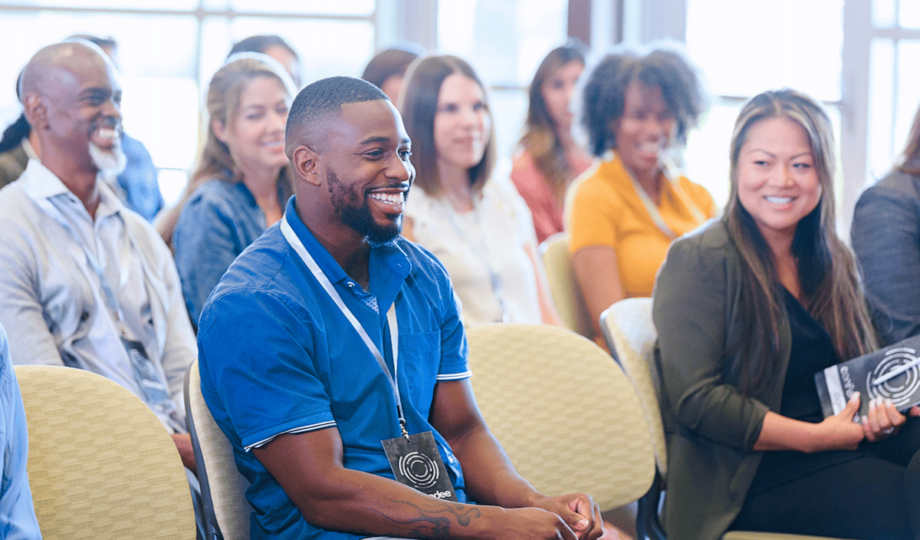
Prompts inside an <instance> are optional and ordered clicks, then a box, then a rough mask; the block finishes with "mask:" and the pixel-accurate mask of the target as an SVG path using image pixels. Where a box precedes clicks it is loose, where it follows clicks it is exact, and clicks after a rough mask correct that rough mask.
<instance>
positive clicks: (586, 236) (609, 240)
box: [569, 178, 619, 253]
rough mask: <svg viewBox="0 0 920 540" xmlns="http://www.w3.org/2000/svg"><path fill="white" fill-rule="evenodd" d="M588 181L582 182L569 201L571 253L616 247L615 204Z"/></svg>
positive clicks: (601, 190) (609, 196)
mask: <svg viewBox="0 0 920 540" xmlns="http://www.w3.org/2000/svg"><path fill="white" fill-rule="evenodd" d="M592 180H593V178H589V179H587V180H585V181H584V182H582V183H581V184H580V185H579V186H578V191H577V192H576V193H575V197H574V198H573V200H572V209H571V215H570V226H569V250H570V251H571V252H573V253H574V252H576V251H578V250H579V249H581V248H584V247H589V246H609V247H612V248H613V249H616V248H617V244H618V241H617V227H616V219H617V215H618V213H619V212H618V211H617V208H616V201H614V200H612V198H611V194H610V193H609V192H608V191H606V190H604V189H602V188H603V186H601V185H599V183H598V182H593V181H592Z"/></svg>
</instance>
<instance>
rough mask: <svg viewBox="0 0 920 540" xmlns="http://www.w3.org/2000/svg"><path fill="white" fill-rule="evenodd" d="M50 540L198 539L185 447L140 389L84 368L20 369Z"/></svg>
mask: <svg viewBox="0 0 920 540" xmlns="http://www.w3.org/2000/svg"><path fill="white" fill-rule="evenodd" d="M15 369H16V377H17V378H18V379H19V387H20V390H21V392H22V401H23V404H24V406H25V411H26V419H27V423H28V426H29V465H28V470H29V483H30V484H31V486H32V499H33V502H34V504H35V514H36V516H37V517H38V524H39V527H40V528H41V531H42V536H43V537H44V538H45V540H57V539H61V540H63V539H67V540H82V539H86V540H90V539H93V540H96V539H99V538H127V539H131V538H138V539H139V538H157V539H176V540H180V539H181V540H190V539H192V538H195V513H194V510H193V507H192V498H191V494H190V492H189V484H188V480H187V478H186V475H185V469H184V468H183V466H182V460H181V459H180V458H179V452H178V450H176V445H175V444H174V443H173V440H172V438H171V437H170V436H169V433H168V432H167V430H166V428H164V427H163V424H162V423H160V421H159V419H157V417H156V415H155V414H153V412H152V411H151V410H150V409H149V408H148V407H147V405H146V404H144V402H143V401H141V400H140V399H138V398H137V396H135V395H134V394H132V393H131V392H130V391H128V390H127V389H125V388H124V387H122V386H120V385H119V384H117V383H115V382H112V381H110V380H108V379H106V378H105V377H102V376H100V375H96V374H95V373H90V372H89V371H84V370H80V369H74V368H66V367H51V366H16V368H15Z"/></svg>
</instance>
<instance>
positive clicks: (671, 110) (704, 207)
mask: <svg viewBox="0 0 920 540" xmlns="http://www.w3.org/2000/svg"><path fill="white" fill-rule="evenodd" d="M702 110H703V97H702V90H701V88H700V83H699V80H698V79H697V76H696V74H695V73H694V70H693V68H692V67H691V66H690V65H689V64H688V63H687V61H686V59H684V58H683V56H681V55H680V54H678V53H677V52H675V51H671V50H666V49H658V50H653V51H651V52H650V53H648V54H646V55H644V56H639V55H636V54H632V53H629V52H620V53H616V54H610V55H607V56H606V57H604V58H603V59H602V60H601V61H600V63H598V65H597V66H596V67H595V68H594V70H593V71H592V72H591V75H590V77H589V79H588V81H587V84H585V88H584V107H583V111H582V114H583V118H582V121H583V123H584V126H585V128H586V129H587V131H588V135H589V138H590V149H591V152H592V153H593V154H594V155H595V156H597V157H598V158H600V161H599V163H598V164H597V166H596V167H593V168H591V169H590V170H589V171H588V172H587V173H586V174H585V175H583V176H582V177H581V178H579V179H578V180H577V181H576V182H574V183H573V184H572V186H571V188H570V189H569V193H568V195H567V198H569V200H567V208H566V215H567V218H566V219H567V220H568V222H567V229H568V231H569V234H570V239H569V249H570V251H571V253H572V266H573V267H574V269H575V276H576V278H577V281H578V285H579V286H580V287H581V292H582V296H583V297H584V300H585V305H586V306H587V309H588V313H589V315H590V317H591V323H592V324H593V325H594V331H595V336H596V341H597V342H598V344H600V345H601V346H604V343H603V339H602V338H601V335H600V332H599V321H600V315H601V313H602V312H603V311H604V310H605V309H607V308H608V307H610V306H611V304H613V303H615V302H617V301H619V300H622V299H623V298H630V297H636V296H640V297H641V296H646V297H647V296H651V295H652V286H653V285H654V283H655V274H656V273H657V272H658V268H659V267H660V266H661V262H662V261H663V260H664V256H665V253H666V252H667V250H668V246H669V245H670V243H671V241H672V240H674V239H675V238H677V237H678V236H681V235H682V234H684V233H686V232H688V231H691V230H693V229H695V228H696V227H698V226H699V225H701V224H702V223H703V222H704V221H706V219H708V218H710V217H712V216H713V215H714V214H715V211H716V207H715V204H714V202H713V200H712V197H711V196H710V195H709V192H707V191H706V189H705V188H704V187H702V186H700V185H698V184H694V183H693V182H691V181H689V180H688V179H686V178H684V177H683V176H676V175H675V174H674V173H673V172H672V171H671V170H669V167H668V165H667V163H666V161H667V160H666V155H667V153H668V152H669V151H671V150H673V149H674V148H675V147H676V146H678V145H680V144H682V143H683V142H684V141H685V140H686V137H687V132H688V131H689V130H690V128H692V127H693V126H695V125H696V122H697V120H698V118H699V116H700V114H701V113H702Z"/></svg>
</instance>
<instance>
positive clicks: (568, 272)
mask: <svg viewBox="0 0 920 540" xmlns="http://www.w3.org/2000/svg"><path fill="white" fill-rule="evenodd" d="M540 255H541V256H542V258H543V266H544V267H545V268H546V279H547V281H549V290H550V294H551V295H552V296H553V303H554V304H555V305H556V311H558V312H559V317H561V318H562V322H563V323H564V324H565V326H566V328H568V329H569V330H571V331H573V332H578V333H579V334H581V335H583V336H585V337H587V338H589V339H590V338H593V337H594V328H593V327H592V325H591V316H590V315H589V314H588V308H587V307H585V301H584V298H583V297H582V295H581V289H580V288H579V286H578V283H577V282H576V281H575V272H574V270H573V269H572V260H571V258H570V257H569V237H568V234H567V233H564V232H561V233H556V234H554V235H552V236H550V237H549V238H547V239H546V240H544V241H543V243H542V244H540Z"/></svg>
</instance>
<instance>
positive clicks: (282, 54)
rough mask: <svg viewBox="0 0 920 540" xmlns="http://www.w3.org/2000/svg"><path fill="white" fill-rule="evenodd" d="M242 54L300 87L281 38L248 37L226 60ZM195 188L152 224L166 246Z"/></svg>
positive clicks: (291, 53)
mask: <svg viewBox="0 0 920 540" xmlns="http://www.w3.org/2000/svg"><path fill="white" fill-rule="evenodd" d="M242 53H257V54H264V55H266V56H269V57H271V58H272V59H273V60H274V61H275V62H277V63H278V64H279V65H280V66H281V67H282V69H283V70H284V71H286V72H287V73H288V75H289V76H290V79H291V80H292V81H293V82H292V84H293V87H294V91H296V90H297V89H298V88H300V87H301V78H300V56H298V55H297V51H295V50H294V49H293V47H291V46H290V45H288V43H287V41H285V40H284V38H282V37H281V36H278V35H274V34H269V35H264V36H250V37H248V38H246V39H243V40H240V41H239V42H237V43H236V44H235V45H233V47H232V48H231V49H230V53H229V54H228V55H227V60H228V61H229V60H230V59H231V58H233V57H234V56H235V55H238V54H242ZM225 64H226V62H225ZM205 144H207V141H205ZM197 188H198V183H197V182H196V181H195V179H194V178H192V179H191V180H190V181H189V183H188V185H187V186H186V187H185V191H183V192H182V197H181V198H180V199H179V202H178V203H176V204H175V205H174V206H172V207H170V208H168V209H166V210H165V211H164V212H163V213H162V214H160V216H159V217H158V218H157V220H156V222H155V223H154V225H155V226H156V228H157V231H159V232H160V236H162V237H163V240H164V241H165V242H166V245H168V246H170V247H172V242H173V240H172V238H173V232H174V230H175V228H176V221H177V220H178V219H179V214H180V213H181V212H182V208H183V207H184V206H185V203H186V201H188V198H189V197H191V195H192V193H193V192H194V191H195V190H196V189H197ZM218 277H220V276H218ZM205 298H207V296H205ZM198 307H199V309H200V307H201V306H200V305H199V306H198ZM192 320H193V322H197V320H196V319H192Z"/></svg>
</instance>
